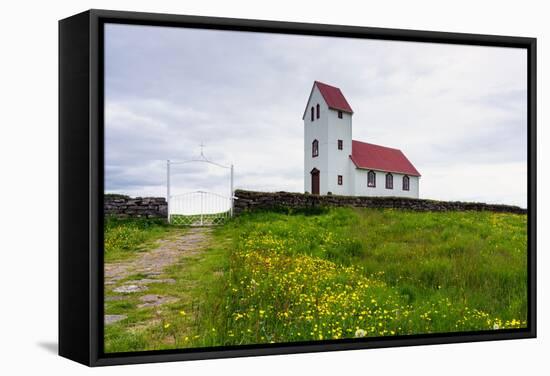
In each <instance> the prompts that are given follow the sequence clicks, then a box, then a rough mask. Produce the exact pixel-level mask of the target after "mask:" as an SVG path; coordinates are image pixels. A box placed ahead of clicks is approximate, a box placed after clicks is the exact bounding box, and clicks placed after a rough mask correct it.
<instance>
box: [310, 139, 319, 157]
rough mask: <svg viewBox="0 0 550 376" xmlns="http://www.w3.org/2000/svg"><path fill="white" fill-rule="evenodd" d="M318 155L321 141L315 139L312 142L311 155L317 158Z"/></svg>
mask: <svg viewBox="0 0 550 376" xmlns="http://www.w3.org/2000/svg"><path fill="white" fill-rule="evenodd" d="M318 155H319V141H317V140H313V142H312V143H311V156H312V157H313V158H315V157H317V156H318Z"/></svg>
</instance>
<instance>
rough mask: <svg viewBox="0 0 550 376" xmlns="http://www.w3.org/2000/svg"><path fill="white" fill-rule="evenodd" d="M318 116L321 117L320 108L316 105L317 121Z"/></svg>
mask: <svg viewBox="0 0 550 376" xmlns="http://www.w3.org/2000/svg"><path fill="white" fill-rule="evenodd" d="M319 116H321V106H319V103H317V119H319Z"/></svg>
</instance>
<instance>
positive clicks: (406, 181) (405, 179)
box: [403, 175, 409, 191]
mask: <svg viewBox="0 0 550 376" xmlns="http://www.w3.org/2000/svg"><path fill="white" fill-rule="evenodd" d="M403 190H404V191H408V190H409V177H408V176H407V175H405V176H403Z"/></svg>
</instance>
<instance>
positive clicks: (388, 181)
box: [386, 172, 393, 189]
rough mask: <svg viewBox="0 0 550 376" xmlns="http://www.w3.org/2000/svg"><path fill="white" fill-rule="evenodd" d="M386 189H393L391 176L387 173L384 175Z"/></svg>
mask: <svg viewBox="0 0 550 376" xmlns="http://www.w3.org/2000/svg"><path fill="white" fill-rule="evenodd" d="M386 189H393V175H392V174H390V173H389V172H388V173H387V174H386Z"/></svg>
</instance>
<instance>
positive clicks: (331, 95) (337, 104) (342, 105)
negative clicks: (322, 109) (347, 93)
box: [314, 81, 353, 114]
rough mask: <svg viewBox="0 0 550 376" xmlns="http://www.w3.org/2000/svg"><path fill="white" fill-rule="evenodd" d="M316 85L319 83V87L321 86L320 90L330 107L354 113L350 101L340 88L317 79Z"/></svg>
mask: <svg viewBox="0 0 550 376" xmlns="http://www.w3.org/2000/svg"><path fill="white" fill-rule="evenodd" d="M314 85H317V87H318V88H319V91H320V92H321V95H322V96H323V98H324V99H325V101H326V102H327V105H328V107H329V108H333V109H335V110H341V111H344V112H349V113H351V114H353V110H352V109H351V106H350V105H349V103H348V101H347V100H346V98H345V97H344V94H342V91H341V90H340V89H338V88H337V87H334V86H330V85H327V84H324V83H322V82H319V81H315V82H314Z"/></svg>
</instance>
